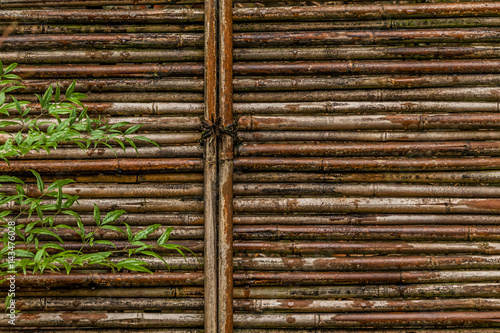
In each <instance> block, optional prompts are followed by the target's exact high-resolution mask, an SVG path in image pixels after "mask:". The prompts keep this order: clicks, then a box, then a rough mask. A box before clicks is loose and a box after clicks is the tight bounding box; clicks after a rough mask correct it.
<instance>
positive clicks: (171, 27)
mask: <svg viewBox="0 0 500 333" xmlns="http://www.w3.org/2000/svg"><path fill="white" fill-rule="evenodd" d="M181 1H182V0H181ZM7 29H9V31H11V34H12V35H24V34H86V33H87V34H94V33H109V34H111V33H167V32H203V25H202V24H196V23H195V24H133V25H130V24H119V23H118V24H113V25H110V24H105V23H104V24H99V23H96V24H92V25H81V24H71V23H70V24H64V25H62V24H47V23H44V22H38V23H32V24H19V23H18V24H15V22H14V23H1V22H0V32H2V33H3V32H4V31H6V30H7ZM54 52H57V51H56V50H55V51H54Z"/></svg>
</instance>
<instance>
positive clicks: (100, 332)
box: [0, 326, 486, 333]
mask: <svg viewBox="0 0 500 333" xmlns="http://www.w3.org/2000/svg"><path fill="white" fill-rule="evenodd" d="M20 331H22V332H23V333H40V330H38V329H37V330H31V329H27V328H26V327H22V326H21V327H19V328H12V327H9V329H8V330H2V329H0V332H2V333H12V332H20ZM88 331H89V330H88V329H87V328H83V329H73V328H72V329H71V333H88ZM92 331H93V332H97V333H135V332H137V329H134V328H133V329H126V328H114V329H109V328H103V329H98V328H93V329H92ZM61 332H62V331H61V330H60V329H57V328H56V329H54V330H52V329H44V330H43V333H61ZM141 332H144V333H167V332H168V333H204V332H203V329H201V328H200V329H196V328H187V329H182V328H179V329H169V330H168V331H165V329H161V328H160V329H154V328H143V327H141ZM460 332H462V331H460ZM481 332H482V331H481ZM485 332H486V331H485ZM299 333H300V332H299ZM375 333H377V332H375ZM446 333H447V332H446ZM473 333H476V332H473Z"/></svg>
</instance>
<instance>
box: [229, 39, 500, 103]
mask: <svg viewBox="0 0 500 333" xmlns="http://www.w3.org/2000/svg"><path fill="white" fill-rule="evenodd" d="M256 50H258V51H262V49H256ZM361 50H364V48H362V49H361ZM290 52H291V53H292V54H294V53H293V52H294V51H293V50H292V51H290ZM265 54H267V55H269V51H267V52H266V53H265ZM298 54H301V53H300V52H299V53H298ZM370 54H371V53H370ZM233 82H234V88H235V90H236V91H240V92H241V91H289V90H294V91H297V90H321V89H373V88H425V87H452V86H472V85H491V86H497V85H498V84H499V83H500V76H499V75H496V74H484V75H477V74H464V75H453V76H450V75H414V76H408V75H384V76H335V77H304V76H299V77H292V78H288V77H280V78H272V77H257V78H245V77H237V78H235V79H234V80H233ZM345 103H346V104H339V108H341V107H342V105H348V104H349V103H347V102H345ZM386 103H387V105H388V108H389V109H390V106H389V105H391V104H392V105H394V106H393V107H395V105H396V103H388V102H386ZM414 103H415V107H418V105H422V107H424V106H426V105H431V104H434V105H436V107H437V110H440V109H442V108H443V107H439V106H438V104H439V103H437V102H434V103H428V102H414ZM427 103H428V104H427ZM441 103H443V104H444V105H450V104H447V103H446V102H441ZM476 103H477V102H476ZM253 104H254V105H257V104H256V103H253ZM271 104H272V105H273V106H275V107H276V106H278V105H279V104H278V103H271ZM311 104H312V103H311ZM363 104H365V105H367V104H372V106H375V103H370V102H365V103H359V105H363ZM457 104H459V103H457ZM473 104H474V103H470V106H471V107H472V108H473V109H475V108H477V107H478V106H476V107H474V106H473ZM478 104H482V103H478ZM325 105H326V103H325ZM352 105H353V106H354V105H356V104H354V103H352ZM463 105H464V106H465V104H463ZM318 106H319V103H318ZM237 107H238V108H239V107H240V105H237ZM381 107H382V106H380V107H379V108H381Z"/></svg>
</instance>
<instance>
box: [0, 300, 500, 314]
mask: <svg viewBox="0 0 500 333" xmlns="http://www.w3.org/2000/svg"><path fill="white" fill-rule="evenodd" d="M492 304H493V303H492ZM139 307H140V308H147V309H148V310H200V309H203V300H202V299H200V298H145V299H142V300H141V299H137V298H125V297H124V298H117V299H111V298H100V297H79V298H58V297H41V298H23V299H19V300H18V301H16V308H17V309H19V310H21V311H23V312H24V311H67V310H68V309H71V310H72V311H114V310H133V309H137V308H139ZM0 309H2V310H5V305H4V304H2V305H0Z"/></svg>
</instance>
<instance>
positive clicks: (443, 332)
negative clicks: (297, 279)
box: [48, 328, 498, 333]
mask: <svg viewBox="0 0 500 333" xmlns="http://www.w3.org/2000/svg"><path fill="white" fill-rule="evenodd" d="M497 331H498V329H496V328H451V329H436V328H432V329H421V328H419V329H418V331H417V332H418V333H496V332H497ZM75 332H76V333H80V332H78V331H75ZM234 332H235V333H290V332H292V331H290V329H283V330H282V329H266V328H265V329H258V328H256V329H252V328H250V329H235V330H234ZM293 332H294V333H332V330H331V329H325V330H322V329H313V330H307V329H306V330H296V329H294V330H293ZM48 333H54V332H48ZM83 333H84V332H83ZM112 333H115V332H112ZM116 333H122V332H121V331H120V332H116ZM124 333H129V332H124ZM153 333H157V332H153ZM158 333H159V332H158ZM173 333H177V332H173ZM180 333H183V332H180ZM335 333H408V329H407V328H402V329H378V330H377V329H365V330H363V329H356V330H352V329H347V330H343V329H335Z"/></svg>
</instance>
